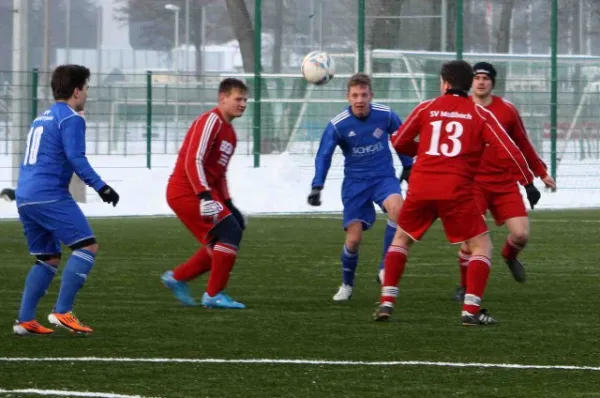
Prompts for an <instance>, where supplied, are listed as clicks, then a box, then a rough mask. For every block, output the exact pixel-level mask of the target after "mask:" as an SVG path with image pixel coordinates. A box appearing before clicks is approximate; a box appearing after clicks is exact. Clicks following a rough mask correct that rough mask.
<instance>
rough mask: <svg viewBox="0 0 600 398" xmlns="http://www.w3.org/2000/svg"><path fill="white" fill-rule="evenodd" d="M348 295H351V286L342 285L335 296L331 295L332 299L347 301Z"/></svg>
mask: <svg viewBox="0 0 600 398" xmlns="http://www.w3.org/2000/svg"><path fill="white" fill-rule="evenodd" d="M350 297H352V286H350V285H342V286H340V289H339V290H338V292H337V293H336V294H335V296H333V301H348V300H350Z"/></svg>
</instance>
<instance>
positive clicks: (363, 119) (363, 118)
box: [348, 102, 373, 122]
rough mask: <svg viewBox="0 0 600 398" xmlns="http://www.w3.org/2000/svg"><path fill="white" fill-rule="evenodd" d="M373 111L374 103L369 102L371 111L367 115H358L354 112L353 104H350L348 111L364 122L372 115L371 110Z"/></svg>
mask: <svg viewBox="0 0 600 398" xmlns="http://www.w3.org/2000/svg"><path fill="white" fill-rule="evenodd" d="M372 111H373V104H372V103H370V102H369V113H367V115H366V116H363V117H358V116H356V115H355V114H354V112H352V105H350V106H348V112H350V114H351V115H352V116H353V117H355V118H357V119H358V120H360V121H361V122H364V121H365V120H367V119H368V118H369V116H370V115H371V112H372Z"/></svg>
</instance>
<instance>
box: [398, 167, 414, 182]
mask: <svg viewBox="0 0 600 398" xmlns="http://www.w3.org/2000/svg"><path fill="white" fill-rule="evenodd" d="M411 170H412V165H411V166H408V167H403V168H402V173H400V182H402V180H404V181H406V183H407V184H408V178H409V177H410V171H411Z"/></svg>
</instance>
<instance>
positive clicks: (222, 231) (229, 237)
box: [211, 216, 243, 247]
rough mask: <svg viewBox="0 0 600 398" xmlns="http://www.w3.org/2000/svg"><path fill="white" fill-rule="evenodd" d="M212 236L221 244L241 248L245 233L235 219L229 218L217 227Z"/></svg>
mask: <svg viewBox="0 0 600 398" xmlns="http://www.w3.org/2000/svg"><path fill="white" fill-rule="evenodd" d="M211 234H212V235H213V236H215V237H216V238H217V240H218V241H219V242H221V243H226V244H228V245H232V246H236V247H239V246H240V242H241V241H242V235H243V231H242V227H241V226H240V224H239V223H238V221H237V220H236V219H235V217H233V216H229V217H226V218H224V219H223V220H222V221H221V222H220V223H218V224H217V225H215V227H214V228H213V230H212V233H211Z"/></svg>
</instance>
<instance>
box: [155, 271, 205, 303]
mask: <svg viewBox="0 0 600 398" xmlns="http://www.w3.org/2000/svg"><path fill="white" fill-rule="evenodd" d="M160 280H161V281H162V283H163V284H164V285H165V286H166V287H168V288H169V289H170V290H171V292H173V295H174V296H175V298H176V299H177V300H179V301H180V302H181V303H183V304H184V305H187V306H195V305H198V304H197V303H196V300H194V298H193V297H191V296H190V289H189V287H188V285H187V283H185V282H181V281H178V280H175V278H173V271H167V272H165V273H164V274H162V275H161V277H160Z"/></svg>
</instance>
